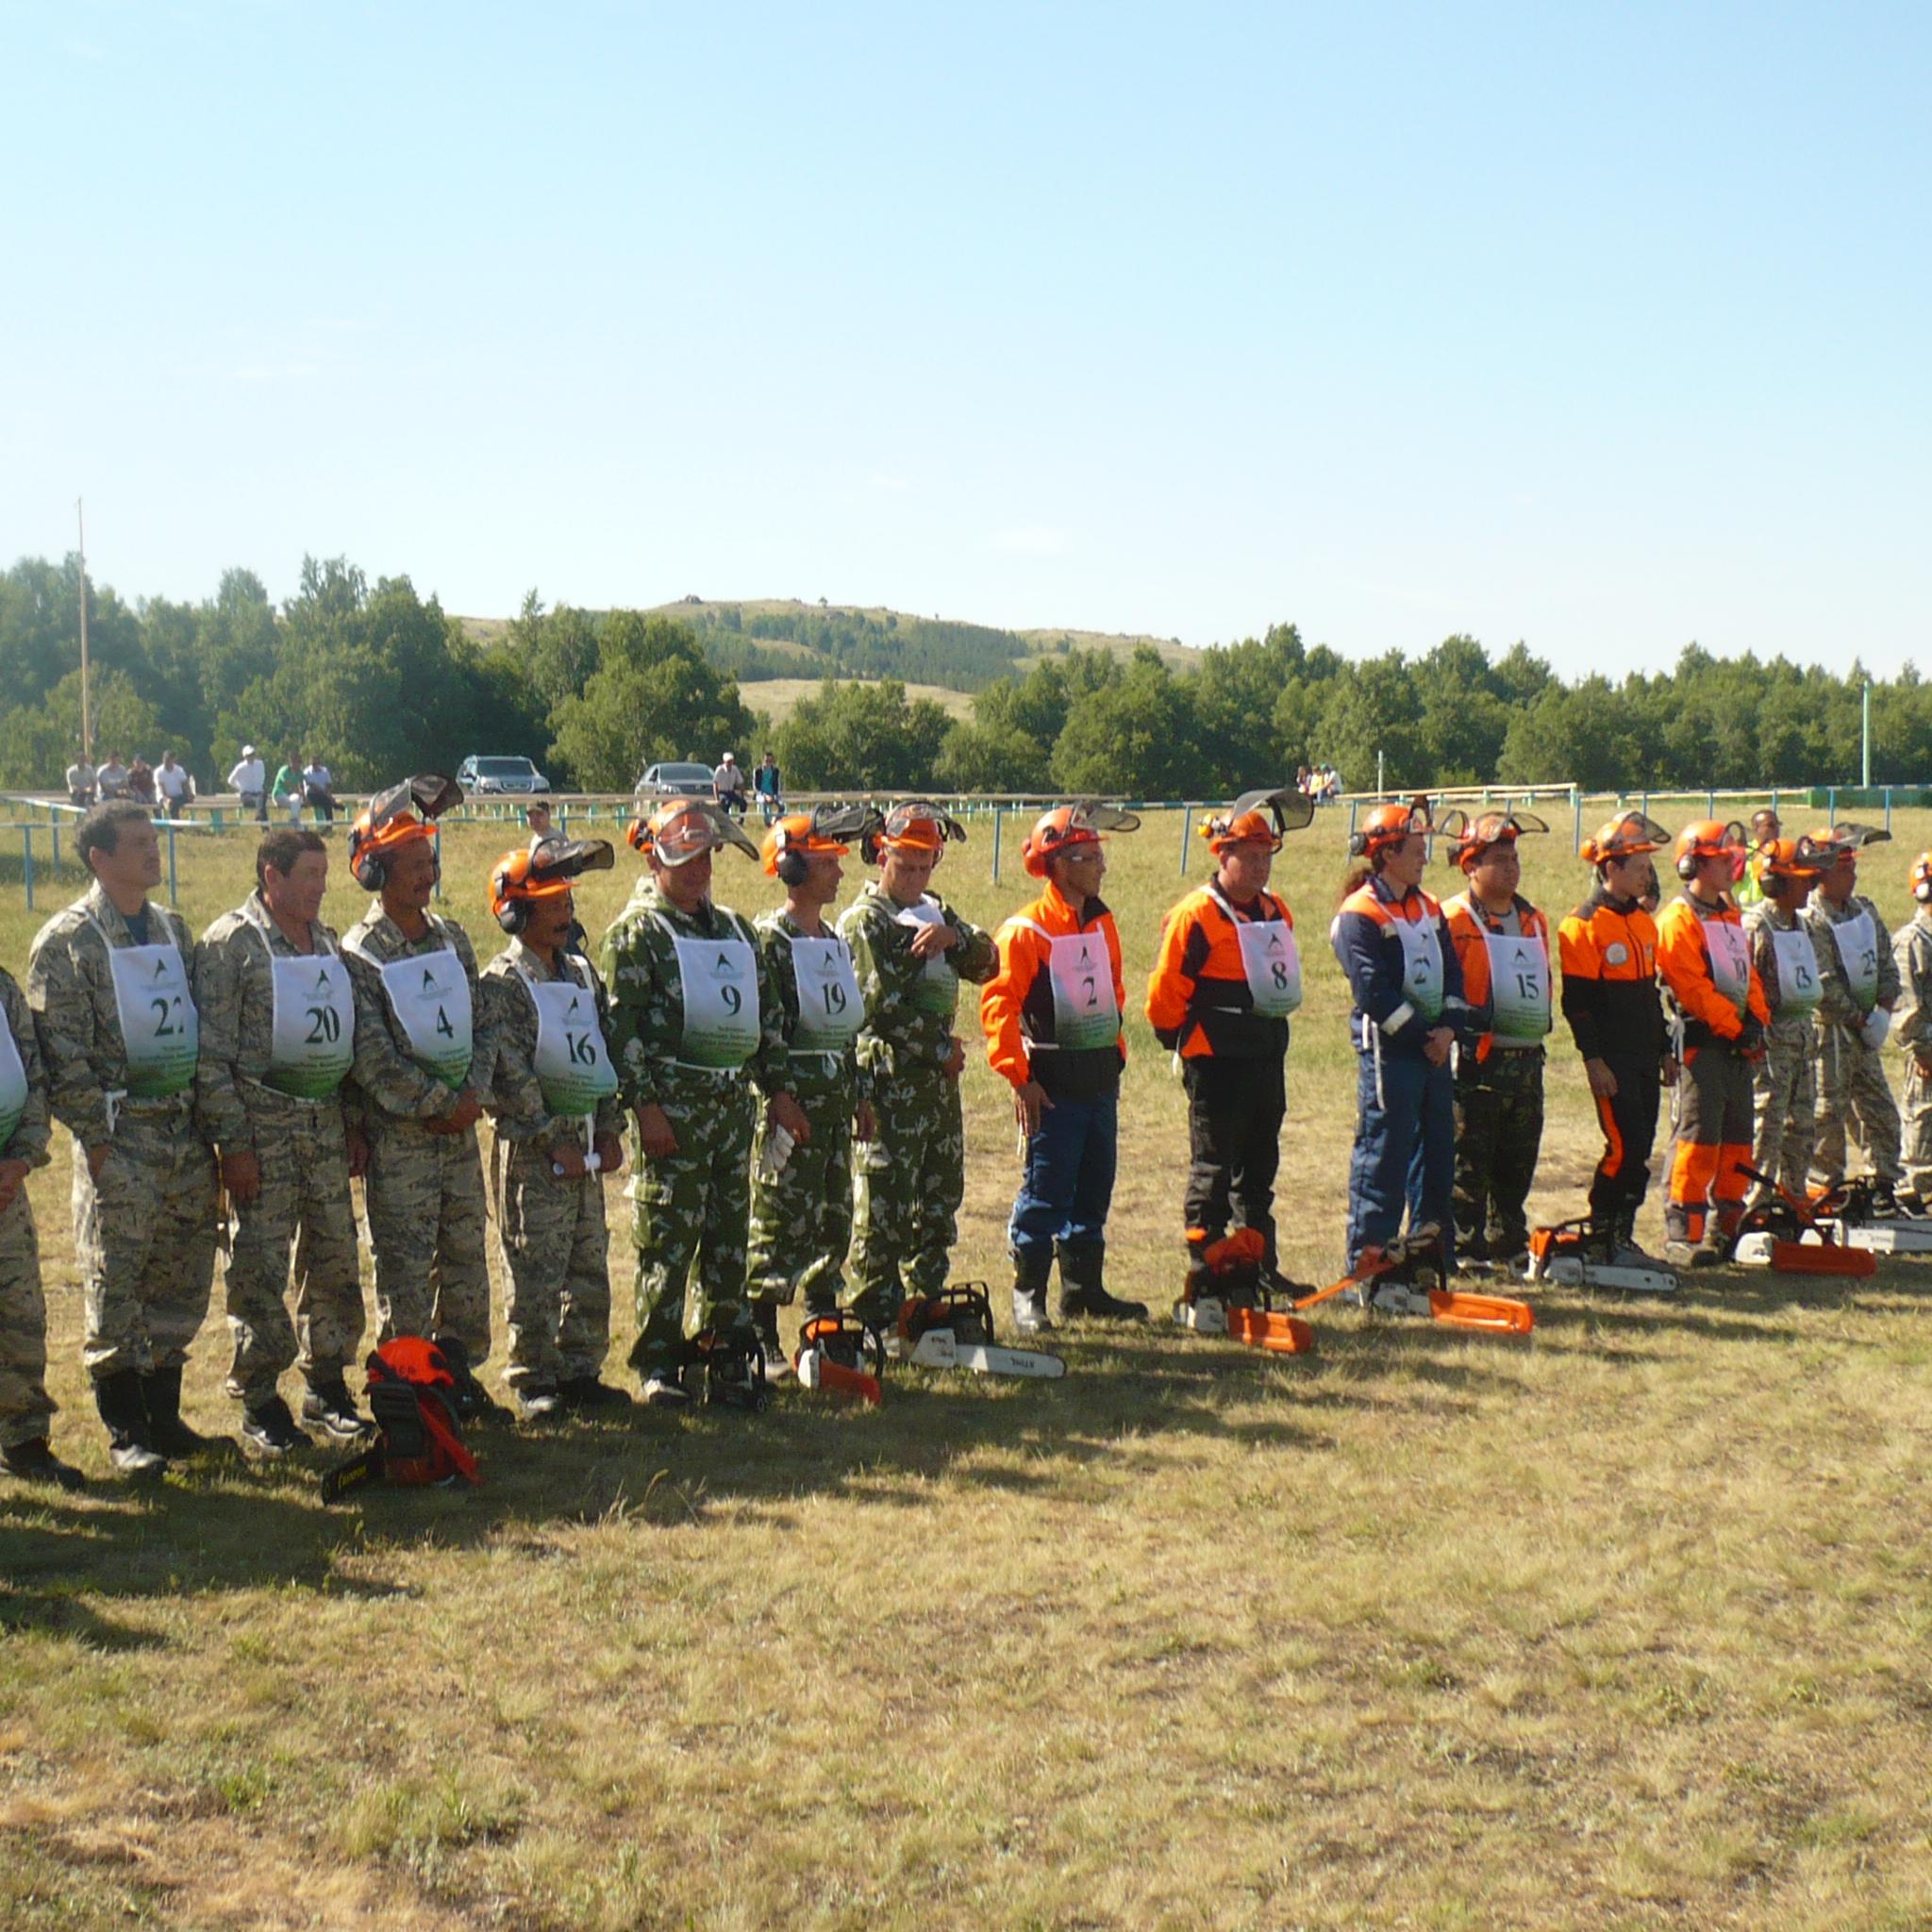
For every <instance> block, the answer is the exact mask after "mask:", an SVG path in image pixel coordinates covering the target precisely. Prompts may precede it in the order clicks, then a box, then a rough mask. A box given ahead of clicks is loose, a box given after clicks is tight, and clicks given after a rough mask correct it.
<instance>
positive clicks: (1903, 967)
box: [1891, 852, 1932, 1215]
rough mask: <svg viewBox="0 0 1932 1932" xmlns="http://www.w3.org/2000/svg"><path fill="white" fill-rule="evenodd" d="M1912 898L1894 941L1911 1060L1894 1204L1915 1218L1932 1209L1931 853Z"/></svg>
mask: <svg viewBox="0 0 1932 1932" xmlns="http://www.w3.org/2000/svg"><path fill="white" fill-rule="evenodd" d="M1912 898H1913V900H1914V902H1915V904H1916V907H1917V909H1916V910H1915V911H1914V912H1913V914H1912V916H1911V918H1910V919H1909V920H1908V921H1907V923H1906V924H1904V925H1902V926H1900V927H1899V929H1898V931H1897V932H1896V933H1895V934H1893V936H1892V941H1891V958H1892V965H1893V967H1894V969H1895V970H1896V971H1897V974H1898V978H1899V999H1898V1007H1897V1008H1896V1010H1895V1011H1894V1012H1893V1014H1892V1031H1893V1032H1894V1033H1895V1034H1896V1035H1897V1037H1898V1043H1899V1045H1900V1046H1901V1047H1902V1048H1904V1050H1905V1056H1906V1105H1905V1116H1906V1134H1905V1147H1904V1152H1903V1160H1904V1166H1905V1185H1904V1186H1903V1187H1901V1188H1899V1189H1897V1190H1895V1191H1894V1194H1893V1201H1894V1205H1895V1206H1896V1207H1897V1208H1898V1210H1899V1212H1900V1213H1902V1214H1914V1215H1916V1214H1924V1213H1925V1212H1926V1211H1927V1209H1928V1206H1932V852H1922V853H1920V854H1919V856H1918V858H1915V859H1914V860H1913V861H1912Z"/></svg>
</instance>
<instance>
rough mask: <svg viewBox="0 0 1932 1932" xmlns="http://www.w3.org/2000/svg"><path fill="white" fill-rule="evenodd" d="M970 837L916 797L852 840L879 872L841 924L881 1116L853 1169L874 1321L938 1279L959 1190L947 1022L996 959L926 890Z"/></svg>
mask: <svg viewBox="0 0 1932 1932" xmlns="http://www.w3.org/2000/svg"><path fill="white" fill-rule="evenodd" d="M965 836H966V832H965V828H964V827H963V826H962V825H961V824H959V823H958V820H957V819H955V818H953V817H952V816H950V814H948V813H946V812H943V811H941V809H940V808H938V807H937V806H935V805H931V804H928V803H926V802H925V801H924V800H914V801H911V802H908V803H907V804H904V805H899V806H894V807H893V808H892V809H891V812H889V813H888V814H887V817H886V821H885V824H883V826H881V827H880V828H879V830H878V831H876V832H874V833H868V834H867V835H866V838H865V840H864V841H863V842H862V843H861V846H860V850H861V851H862V853H863V854H864V856H865V858H866V860H867V862H868V863H872V864H876V865H877V866H878V868H879V876H878V877H877V878H876V879H874V880H869V881H868V882H867V883H866V885H865V886H864V887H863V888H862V889H861V890H860V891H859V893H858V898H857V899H856V900H855V901H854V902H853V904H852V905H851V906H850V907H849V908H847V909H846V911H845V913H844V915H843V917H842V918H841V920H840V921H839V937H840V938H841V939H842V940H843V941H845V943H846V944H847V945H848V946H849V947H851V949H852V958H853V963H854V965H855V967H856V968H857V970H858V988H859V992H860V995H861V996H862V998H863V999H864V1002H865V1024H864V1025H863V1026H862V1027H861V1028H860V1029H859V1035H858V1063H859V1065H860V1066H861V1067H862V1068H863V1069H864V1070H865V1074H866V1077H867V1078H868V1079H869V1080H870V1081H871V1083H872V1101H873V1111H874V1113H875V1114H876V1115H877V1117H878V1131H877V1132H876V1133H875V1134H874V1136H873V1138H872V1141H871V1142H870V1144H869V1145H868V1146H867V1148H866V1151H865V1158H864V1160H863V1161H862V1162H861V1163H860V1166H859V1174H858V1191H857V1208H856V1213H855V1217H854V1230H853V1245H852V1277H853V1281H854V1283H855V1285H856V1289H857V1293H856V1294H855V1296H854V1298H853V1303H852V1306H853V1307H854V1309H855V1310H856V1311H857V1312H858V1315H859V1316H860V1317H861V1318H862V1319H863V1320H865V1321H867V1322H870V1323H872V1324H874V1326H875V1327H878V1328H881V1329H889V1328H891V1327H892V1326H894V1325H895V1324H896V1323H897V1320H898V1314H899V1309H900V1307H901V1305H902V1304H903V1302H904V1301H905V1299H906V1297H907V1296H908V1295H912V1296H915V1297H918V1298H921V1299H924V1297H925V1296H927V1295H932V1294H937V1293H938V1292H939V1291H940V1290H941V1289H942V1288H943V1287H944V1286H945V1285H946V1262H947V1257H949V1256H950V1254H951V1253H952V1247H953V1242H954V1241H955V1239H956V1238H957V1236H958V1212H959V1204H960V1202H961V1201H962V1200H964V1199H965V1195H966V1125H965V1120H964V1117H963V1116H962V1114H961V1112H960V1107H959V1075H960V1074H962V1073H963V1072H964V1071H965V1067H966V1048H965V1045H964V1043H963V1042H962V1041H960V1039H959V1036H958V1034H957V1033H955V1032H954V1030H953V1021H954V1016H955V1014H956V1012H957V1011H958V1003H959V982H960V981H961V980H962V979H966V980H970V981H972V982H973V984H974V985H975V986H983V985H984V984H985V983H986V981H988V980H989V979H991V977H992V975H993V971H994V968H995V967H996V965H997V964H998V960H999V955H998V953H997V952H996V951H995V949H994V946H993V942H992V940H991V936H990V935H988V934H986V933H984V932H982V931H980V929H979V928H978V927H977V926H976V925H972V924H968V923H967V922H966V921H965V920H963V919H961V918H960V917H959V916H958V914H957V913H956V912H954V911H953V910H952V909H951V908H949V907H948V906H947V905H946V903H945V901H944V900H942V899H941V897H940V896H939V894H938V893H937V892H932V891H927V890H926V888H927V886H928V885H929V884H930V882H931V879H932V875H933V869H934V868H935V867H936V866H937V865H938V864H939V862H940V859H941V857H942V856H943V854H944V852H945V848H946V845H947V844H948V842H950V841H958V840H963V839H964V838H965Z"/></svg>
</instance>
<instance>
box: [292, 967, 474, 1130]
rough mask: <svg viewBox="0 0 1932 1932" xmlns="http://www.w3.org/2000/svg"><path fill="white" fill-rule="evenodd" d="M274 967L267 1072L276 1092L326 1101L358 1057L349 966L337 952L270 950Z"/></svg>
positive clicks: (354, 1003)
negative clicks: (303, 953)
mask: <svg viewBox="0 0 1932 1932" xmlns="http://www.w3.org/2000/svg"><path fill="white" fill-rule="evenodd" d="M264 943H266V941H264ZM269 970H270V972H271V973H272V974H273V975H274V980H273V984H274V991H275V1017H274V1021H273V1023H272V1025H271V1030H270V1036H269V1050H268V1073H267V1074H266V1075H265V1076H264V1077H265V1078H266V1080H267V1083H268V1085H269V1086H271V1087H273V1088H274V1089H275V1091H276V1092H277V1093H287V1094H290V1095H291V1096H292V1097H293V1098H295V1099H297V1100H326V1099H327V1098H328V1096H329V1095H330V1094H331V1093H333V1092H334V1091H336V1089H337V1088H338V1087H340V1086H341V1084H342V1080H343V1078H344V1076H345V1075H346V1074H348V1071H349V1068H350V1066H351V1064H352V1063H353V1062H354V1060H355V1058H356V995H355V991H354V989H353V988H352V987H351V986H350V984H349V969H348V968H347V967H346V966H344V965H343V964H342V962H341V959H340V958H337V957H336V955H335V954H333V953H315V954H310V955H307V956H305V957H303V958H289V957H288V956H287V955H285V954H280V953H271V954H270V955H269ZM466 990H467V989H466Z"/></svg>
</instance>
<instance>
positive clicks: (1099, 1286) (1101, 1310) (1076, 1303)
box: [1060, 1241, 1147, 1322]
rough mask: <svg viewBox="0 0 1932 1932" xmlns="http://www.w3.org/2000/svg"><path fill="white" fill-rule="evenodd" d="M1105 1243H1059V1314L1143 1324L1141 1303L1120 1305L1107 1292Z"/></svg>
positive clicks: (1145, 1307) (1143, 1317) (1144, 1318)
mask: <svg viewBox="0 0 1932 1932" xmlns="http://www.w3.org/2000/svg"><path fill="white" fill-rule="evenodd" d="M1106 1272H1107V1243H1106V1242H1105V1241H1062V1242H1061V1243H1060V1313H1061V1314H1062V1315H1086V1316H1088V1317H1090V1318H1091V1320H1093V1321H1096V1322H1144V1321H1145V1320H1146V1319H1147V1304H1146V1303H1145V1302H1124V1301H1122V1300H1120V1299H1119V1297H1118V1296H1115V1295H1110V1294H1108V1291H1107V1287H1106V1283H1105V1279H1104V1277H1105V1275H1106Z"/></svg>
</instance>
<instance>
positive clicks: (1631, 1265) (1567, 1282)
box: [1524, 1215, 1683, 1294]
mask: <svg viewBox="0 0 1932 1932" xmlns="http://www.w3.org/2000/svg"><path fill="white" fill-rule="evenodd" d="M1616 1252H1617V1250H1616V1236H1615V1232H1614V1230H1613V1228H1612V1227H1611V1226H1610V1225H1609V1224H1607V1223H1604V1222H1599V1221H1597V1220H1596V1219H1595V1218H1594V1217H1592V1216H1591V1215H1584V1216H1583V1217H1582V1218H1581V1219H1580V1220H1576V1221H1559V1222H1558V1223H1557V1224H1556V1226H1554V1227H1533V1228H1531V1229H1530V1231H1529V1265H1528V1267H1527V1268H1526V1269H1524V1279H1525V1280H1528V1281H1549V1282H1554V1283H1556V1284H1557V1286H1558V1287H1560V1288H1607V1289H1611V1290H1614V1291H1616V1292H1618V1293H1620V1294H1675V1293H1676V1292H1677V1291H1678V1289H1679V1288H1680V1287H1681V1286H1682V1285H1683V1284H1682V1283H1681V1282H1679V1281H1678V1279H1677V1276H1676V1274H1675V1273H1674V1271H1673V1270H1671V1269H1669V1268H1666V1267H1665V1266H1664V1265H1663V1264H1662V1263H1661V1262H1637V1261H1619V1260H1616V1259H1615V1258H1614V1257H1615V1255H1616Z"/></svg>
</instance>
